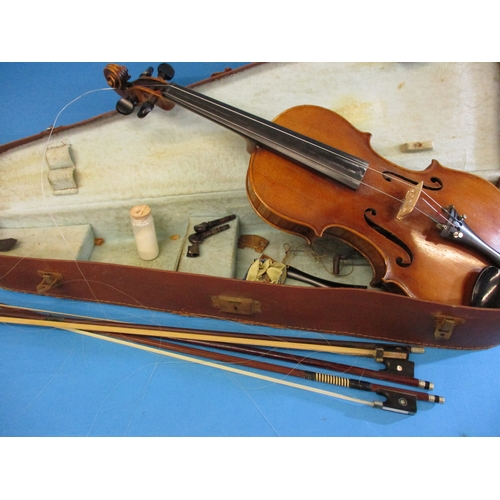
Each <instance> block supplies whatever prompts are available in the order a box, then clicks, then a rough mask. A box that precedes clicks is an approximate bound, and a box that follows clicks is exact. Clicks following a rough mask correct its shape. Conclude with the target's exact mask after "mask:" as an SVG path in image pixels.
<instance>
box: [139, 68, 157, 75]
mask: <svg viewBox="0 0 500 500" xmlns="http://www.w3.org/2000/svg"><path fill="white" fill-rule="evenodd" d="M153 71H154V69H153V67H152V66H150V67H149V68H148V69H147V70H146V71H143V72H142V73H141V76H151V75H152V74H153Z"/></svg>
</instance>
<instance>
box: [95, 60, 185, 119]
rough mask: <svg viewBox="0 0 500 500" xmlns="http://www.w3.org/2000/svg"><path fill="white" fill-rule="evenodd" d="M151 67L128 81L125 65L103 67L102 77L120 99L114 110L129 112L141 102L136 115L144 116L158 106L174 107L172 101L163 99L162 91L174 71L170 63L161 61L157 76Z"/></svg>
mask: <svg viewBox="0 0 500 500" xmlns="http://www.w3.org/2000/svg"><path fill="white" fill-rule="evenodd" d="M153 71H154V70H153V68H152V67H151V66H150V67H149V68H147V69H146V71H144V72H143V73H141V75H140V76H139V78H138V79H137V80H135V81H133V82H129V80H130V75H129V72H128V70H127V68H126V67H125V66H120V65H118V64H108V65H107V66H106V67H105V68H104V77H105V78H106V82H107V83H108V85H109V86H110V87H111V88H112V89H114V90H115V91H116V92H117V94H119V95H120V96H121V99H120V100H119V101H118V102H117V103H116V111H118V113H120V114H122V115H129V114H131V113H132V112H133V111H134V109H135V107H136V106H137V105H138V104H141V107H140V109H139V111H138V112H137V116H138V117H139V118H144V117H145V116H147V115H148V114H149V113H150V112H151V111H152V110H153V108H154V106H158V107H160V108H161V109H163V110H164V111H168V110H170V109H172V108H173V107H174V103H173V102H171V101H168V100H167V99H165V97H164V96H163V94H162V91H163V90H164V89H165V86H166V85H168V83H167V82H168V81H169V80H171V79H172V78H173V77H174V75H175V71H174V68H173V67H172V66H170V64H167V63H162V64H160V65H159V66H158V69H157V72H158V76H157V77H154V76H152V75H153Z"/></svg>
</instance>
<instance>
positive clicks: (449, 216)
mask: <svg viewBox="0 0 500 500" xmlns="http://www.w3.org/2000/svg"><path fill="white" fill-rule="evenodd" d="M143 86H145V87H146V86H147V85H143ZM169 86H170V84H169V83H167V82H165V84H161V83H159V82H158V83H155V84H154V85H151V88H153V89H157V88H159V87H165V88H168V87H169ZM176 89H177V90H180V91H185V92H189V90H188V89H185V88H183V87H182V86H176ZM169 97H171V96H168V94H167V95H165V98H166V99H168V98H169ZM199 97H200V98H203V97H204V96H203V95H200V96H199ZM174 102H175V101H174ZM210 102H211V104H213V105H215V106H218V107H220V108H223V109H224V107H225V105H224V103H220V102H218V101H210ZM181 106H182V104H181ZM231 110H232V112H238V110H237V109H234V108H232V109H231ZM243 116H246V115H243ZM257 119H258V118H257ZM258 120H260V119H258ZM261 123H265V124H266V125H267V126H268V127H269V128H270V129H272V128H273V126H274V124H273V123H272V122H267V120H262V122H261ZM276 130H277V128H276ZM291 132H292V133H293V131H291ZM297 140H301V141H304V139H302V138H300V137H297ZM325 146H326V144H325ZM355 159H356V157H353V160H355ZM360 160H361V159H360ZM361 161H364V160H361ZM366 169H367V170H371V171H373V172H375V173H376V174H378V175H382V176H385V177H391V180H394V181H395V182H399V183H400V184H403V185H405V186H408V187H412V186H413V184H412V183H411V182H408V181H407V180H404V179H401V178H399V177H397V176H391V175H390V173H382V172H379V171H378V170H376V169H374V168H372V167H370V166H369V165H368V166H367V167H366ZM336 172H337V173H338V174H339V175H341V176H344V177H345V178H349V179H350V177H349V175H348V174H346V173H345V172H342V171H336ZM360 184H363V185H364V186H366V187H368V188H370V189H373V190H375V191H377V192H378V193H380V194H382V195H385V196H388V197H390V198H392V199H394V200H395V201H398V202H399V203H404V200H403V199H400V198H397V197H395V196H392V195H391V194H389V193H388V192H386V191H384V190H382V189H379V188H376V187H375V186H372V185H371V184H369V183H366V182H364V181H360ZM423 195H424V196H425V197H427V198H428V199H429V200H430V202H429V201H427V200H423V199H422V201H424V202H425V203H426V205H427V206H429V208H430V209H431V210H432V211H433V212H435V214H437V216H438V218H441V219H443V220H444V222H445V223H446V222H452V221H451V220H452V219H453V222H452V223H458V221H457V219H456V217H454V216H452V215H451V214H450V213H449V212H448V211H447V210H446V209H445V208H443V207H442V206H441V205H440V204H439V203H438V202H437V201H436V200H435V199H434V198H433V197H432V196H431V195H430V194H429V193H427V192H426V191H423ZM431 203H433V204H434V205H435V206H437V207H438V209H437V208H436V207H435V206H432V205H431ZM415 210H417V211H418V212H420V213H421V214H422V215H424V216H425V217H427V218H428V219H430V220H431V221H432V222H433V223H435V224H439V222H438V220H436V219H435V218H434V217H431V216H430V215H429V214H427V213H425V212H424V211H423V210H421V209H419V208H418V207H415ZM443 211H444V212H445V213H446V214H447V215H448V217H446V216H444V215H443V213H442V212H443ZM454 225H455V224H454Z"/></svg>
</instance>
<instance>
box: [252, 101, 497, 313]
mask: <svg viewBox="0 0 500 500" xmlns="http://www.w3.org/2000/svg"><path fill="white" fill-rule="evenodd" d="M275 123H277V124H279V125H282V126H284V127H286V128H288V129H290V130H293V131H295V132H299V133H301V134H304V135H305V136H307V137H311V138H313V139H316V140H318V141H320V142H322V143H324V144H328V145H330V146H333V147H335V148H337V149H339V150H341V151H344V152H346V153H349V154H352V155H354V156H356V157H358V158H361V159H363V160H366V161H368V162H369V169H368V170H367V172H366V174H365V176H364V179H363V182H362V184H361V185H360V186H359V188H358V189H357V190H353V189H351V188H349V187H346V186H344V185H343V184H341V183H339V182H336V181H335V180H333V179H331V178H328V177H326V176H324V175H322V174H320V173H318V172H315V171H312V170H311V169H308V168H305V167H301V166H299V165H297V163H295V162H293V161H290V160H288V159H286V158H284V157H282V156H280V155H277V154H275V153H273V152H271V151H269V150H267V149H265V148H259V147H257V148H255V150H254V151H253V153H252V156H251V159H250V165H249V169H248V175H247V192H248V197H249V200H250V203H251V204H252V206H253V208H254V209H255V211H256V212H257V213H258V214H259V215H260V217H262V218H263V219H264V220H266V221H267V222H268V223H269V224H271V225H273V226H275V227H277V228H279V229H281V230H283V231H287V232H290V233H293V234H298V235H301V236H303V237H304V238H306V239H307V240H308V241H309V242H312V241H313V240H314V239H315V238H317V237H320V236H322V235H324V234H331V235H334V236H336V237H337V238H339V239H341V240H343V241H345V242H347V243H349V244H350V245H352V246H353V247H354V248H356V249H357V250H358V251H359V252H360V253H361V254H362V255H364V256H365V257H366V258H367V259H368V261H369V262H370V264H371V266H372V269H373V281H372V286H382V287H384V288H386V289H388V290H390V291H393V292H394V291H396V292H399V293H403V294H406V295H408V296H410V297H417V298H419V299H423V300H429V301H435V302H439V303H445V304H450V305H468V304H469V303H470V297H471V293H472V289H473V286H474V283H475V281H476V279H477V276H478V274H479V273H480V271H481V270H482V269H484V268H485V267H486V266H488V265H489V263H488V259H487V258H486V257H484V256H482V255H480V254H479V253H478V252H477V251H475V250H472V249H470V248H468V247H465V246H463V245H460V244H459V243H455V242H454V241H451V240H449V239H444V238H443V237H442V236H441V235H440V231H439V229H437V228H436V223H435V221H433V220H432V219H431V218H429V217H427V216H426V215H424V214H423V213H422V212H426V213H428V214H430V215H431V216H432V217H434V218H437V217H438V215H442V214H436V213H434V209H432V208H431V207H429V206H427V204H426V203H425V201H422V202H419V207H420V210H413V211H412V212H411V213H409V214H408V215H406V216H405V217H404V218H402V219H400V220H398V219H397V218H396V217H397V214H398V211H399V210H400V208H401V205H402V202H401V200H402V199H404V197H405V194H406V192H407V191H408V189H409V186H411V185H414V184H417V183H419V182H421V181H423V190H422V197H421V198H422V200H425V198H426V197H432V203H433V205H435V206H441V207H447V206H450V205H453V206H455V207H456V209H457V211H459V212H460V213H461V214H466V216H467V220H468V221H469V225H470V226H472V228H473V230H474V231H475V232H476V234H478V235H479V236H480V237H481V238H482V239H483V240H484V241H485V242H486V243H487V244H489V245H490V246H492V247H493V248H500V231H499V226H498V221H499V220H500V191H499V190H498V189H497V188H496V187H495V186H493V185H492V184H491V183H489V182H488V181H486V180H484V179H482V178H480V177H478V176H475V175H472V174H469V173H465V172H459V171H455V170H451V169H448V168H445V167H443V166H441V165H440V164H439V163H438V162H437V161H433V162H432V164H431V165H430V166H429V167H428V168H426V169H425V170H423V171H413V170H408V169H404V168H402V167H399V166H397V165H395V164H393V163H391V162H389V161H387V160H385V159H384V158H382V157H381V156H379V155H378V154H377V153H376V152H375V151H374V150H373V149H372V147H371V145H370V137H371V135H370V134H368V133H363V132H360V131H359V130H357V129H356V128H355V127H353V126H352V125H351V124H350V123H349V122H348V121H346V120H345V119H344V118H342V117H341V116H339V115H338V114H336V113H334V112H332V111H330V110H328V109H324V108H320V107H316V106H298V107H294V108H291V109H289V110H287V111H285V112H284V113H282V114H281V115H279V116H278V117H277V118H276V119H275ZM400 180H404V182H400ZM434 202H437V203H434Z"/></svg>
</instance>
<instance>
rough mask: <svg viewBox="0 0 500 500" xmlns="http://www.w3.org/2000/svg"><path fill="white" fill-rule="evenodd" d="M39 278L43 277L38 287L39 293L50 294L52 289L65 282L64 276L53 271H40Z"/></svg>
mask: <svg viewBox="0 0 500 500" xmlns="http://www.w3.org/2000/svg"><path fill="white" fill-rule="evenodd" d="M38 276H41V277H42V282H41V283H40V284H38V285H37V287H36V291H37V292H38V293H45V292H48V291H49V290H50V289H51V288H54V287H56V286H58V285H60V284H61V282H62V280H63V275H62V274H60V273H54V272H51V271H38Z"/></svg>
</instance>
